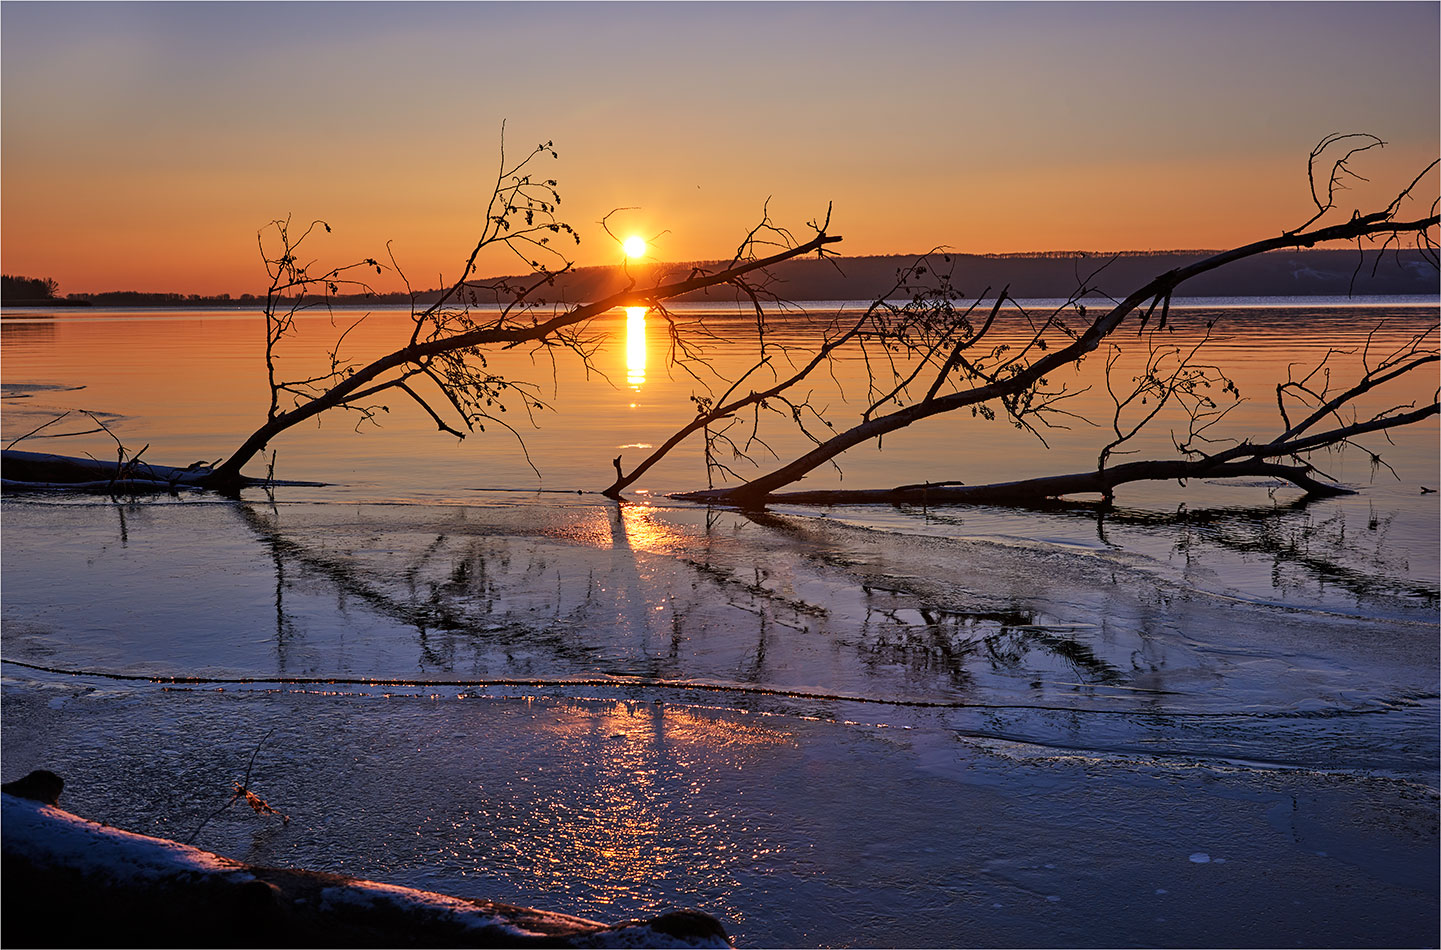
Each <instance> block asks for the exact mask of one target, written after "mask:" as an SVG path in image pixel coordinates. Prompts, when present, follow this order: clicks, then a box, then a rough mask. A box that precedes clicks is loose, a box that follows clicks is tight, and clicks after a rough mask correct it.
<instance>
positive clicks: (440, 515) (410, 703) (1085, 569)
mask: <svg viewBox="0 0 1441 950" xmlns="http://www.w3.org/2000/svg"><path fill="white" fill-rule="evenodd" d="M839 520H840V519H839V518H837V517H832V518H814V517H798V516H794V515H787V514H780V515H773V516H768V517H763V518H747V517H744V516H741V515H739V514H735V513H728V512H719V513H717V512H711V513H707V512H705V511H703V510H699V509H689V508H662V507H645V506H635V505H630V506H619V507H618V506H615V505H611V504H603V505H602V504H590V503H587V502H585V501H584V500H576V499H572V500H565V501H561V502H556V501H555V500H554V499H546V500H544V502H543V503H524V504H513V505H469V506H455V507H440V506H433V505H346V504H285V503H281V504H279V505H275V506H272V505H270V504H268V503H265V502H264V501H263V500H259V499H257V500H255V501H247V502H244V503H238V504H237V503H230V502H217V501H214V500H191V501H182V502H161V503H142V504H134V505H110V504H65V503H59V504H57V503H53V502H42V503H32V502H16V501H7V502H6V503H5V506H4V525H5V533H4V563H5V568H4V569H5V590H4V603H3V611H4V613H3V616H4V641H3V647H4V653H3V655H4V659H5V660H6V661H7V662H6V663H5V666H4V672H5V676H6V679H5V685H4V691H3V698H4V716H3V730H4V746H3V748H4V771H5V777H6V778H7V779H8V778H13V777H17V776H18V775H19V774H23V772H24V771H26V770H28V769H30V768H35V767H42V766H43V767H48V768H51V769H53V770H55V771H57V772H60V773H61V774H62V775H64V776H65V777H66V779H67V781H68V782H69V785H68V787H67V791H66V793H65V796H64V797H63V798H62V804H64V805H66V806H67V807H69V808H70V809H72V810H74V811H76V812H77V813H80V814H84V815H87V816H89V817H93V818H96V819H102V820H107V821H111V822H113V823H115V824H117V825H120V826H122V827H127V828H131V829H132V830H136V831H140V832H144V833H149V834H161V835H168V836H174V837H179V838H182V839H183V838H185V837H186V836H188V835H189V834H190V833H191V832H192V831H193V830H194V829H195V827H196V826H198V825H199V824H200V821H201V820H202V819H203V817H204V816H205V815H207V814H209V813H210V812H213V811H214V810H215V808H216V807H217V806H218V805H219V804H221V803H223V802H224V800H225V798H226V797H228V795H229V793H230V791H231V785H230V783H231V782H232V781H234V780H237V779H239V778H240V777H241V774H242V773H243V771H244V768H245V763H246V761H247V760H248V758H249V755H250V753H251V752H252V751H253V750H254V748H255V746H256V743H257V742H259V741H260V739H261V737H263V736H265V735H266V734H267V732H269V730H271V729H274V730H275V731H274V734H273V735H271V737H270V738H269V739H268V740H267V741H266V742H265V744H264V746H263V748H262V749H261V752H260V754H259V756H258V757H257V764H256V770H255V774H254V775H253V777H252V785H253V786H254V787H255V788H256V789H257V791H259V792H260V793H261V794H263V795H264V796H265V797H266V798H267V799H268V800H270V801H271V802H272V804H274V805H275V806H276V807H277V808H278V809H279V810H281V811H283V812H285V813H286V814H288V815H290V817H291V818H292V821H291V823H290V825H289V827H286V828H282V827H281V826H279V824H278V823H276V822H273V821H271V822H267V821H265V820H263V819H262V818H261V817H260V816H256V815H253V814H250V813H249V812H248V811H246V812H245V813H242V812H241V811H239V810H238V809H231V810H230V811H228V812H226V813H225V814H224V815H223V816H222V817H221V818H218V819H216V820H215V821H214V822H212V823H211V824H209V825H207V826H206V827H205V829H204V830H203V832H202V834H201V836H200V837H199V838H198V839H197V840H196V842H195V843H196V844H197V845H199V846H201V847H205V848H208V849H211V850H216V851H219V852H220V853H223V854H228V855H231V856H233V857H236V858H240V859H243V860H247V861H252V862H257V863H274V864H291V865H297V866H306V867H312V868H318V869H323V870H333V871H339V872H343V873H347V874H354V875H359V876H366V877H373V878H377V879H380V880H385V881H390V882H394V883H400V884H407V885H411V886H415V887H421V888H425V889H430V890H439V891H445V892H451V893H456V894H460V895H463V896H475V897H485V898H490V899H494V900H502V901H513V902H519V903H533V904H537V905H540V906H543V907H546V908H548V909H553V910H557V911H562V912H566V913H573V914H578V915H580V916H586V917H594V918H600V919H619V918H623V917H627V916H633V915H641V914H649V913H655V912H660V911H662V910H665V909H668V908H672V907H675V906H696V907H700V908H701V909H704V910H707V911H710V912H712V913H715V914H716V915H717V916H719V917H720V918H721V919H722V920H723V921H724V922H725V923H726V925H727V927H728V928H729V929H730V931H731V932H732V933H733V934H734V935H736V936H737V937H738V939H739V941H740V942H741V943H743V944H750V945H777V944H780V945H846V944H849V945H915V946H922V945H956V944H964V945H1008V944H1076V945H1082V944H1084V945H1113V944H1123V943H1150V944H1164V945H1198V944H1199V945H1221V944H1226V945H1297V944H1303V945H1314V944H1369V945H1385V944H1407V945H1413V944H1415V945H1421V944H1434V943H1435V942H1436V933H1435V920H1436V913H1437V896H1436V895H1437V887H1438V878H1437V860H1436V845H1437V831H1436V791H1435V790H1436V786H1437V784H1438V783H1437V775H1436V764H1437V758H1438V749H1437V722H1438V702H1437V687H1436V670H1437V663H1438V657H1437V638H1436V626H1435V613H1434V598H1432V599H1430V600H1428V598H1427V596H1426V591H1425V590H1422V591H1421V593H1420V595H1418V594H1417V592H1416V591H1415V590H1414V589H1412V588H1414V586H1415V585H1409V586H1408V583H1407V582H1404V579H1403V581H1396V582H1393V583H1391V584H1390V585H1389V586H1388V585H1387V584H1386V583H1384V575H1383V574H1382V573H1379V572H1378V573H1376V574H1375V575H1374V578H1373V581H1374V582H1373V583H1372V584H1371V586H1370V587H1368V588H1366V589H1365V590H1364V591H1355V590H1352V591H1351V593H1349V594H1347V593H1346V588H1344V587H1343V588H1341V589H1340V590H1339V592H1338V589H1337V588H1336V587H1335V586H1333V587H1330V588H1326V589H1325V590H1322V588H1321V587H1317V588H1316V592H1312V593H1307V591H1309V590H1310V588H1307V587H1305V586H1304V585H1298V586H1297V587H1296V588H1293V589H1292V594H1293V595H1292V596H1287V597H1284V598H1282V597H1279V596H1277V595H1276V594H1275V593H1274V591H1275V590H1276V588H1271V590H1272V592H1273V593H1271V594H1270V595H1269V596H1256V592H1254V591H1252V592H1247V591H1245V590H1240V589H1237V585H1236V584H1235V583H1230V582H1228V581H1227V580H1226V579H1225V578H1222V579H1221V580H1220V581H1217V580H1215V578H1214V577H1211V578H1210V579H1206V578H1199V577H1198V576H1197V575H1196V574H1195V573H1194V572H1192V573H1191V574H1189V575H1188V574H1187V572H1186V571H1185V570H1184V569H1183V567H1178V566H1177V565H1176V564H1173V563H1170V562H1167V561H1166V560H1165V559H1161V558H1146V557H1144V556H1141V555H1138V554H1136V553H1134V551H1130V552H1128V551H1125V550H1121V551H1116V550H1108V549H1105V548H1104V547H1100V548H1095V549H1091V550H1084V551H1079V550H1070V549H1067V548H1065V547H1062V546H1058V545H1048V546H1037V545H1031V546H1026V545H1023V544H994V543H987V542H977V541H962V540H955V539H947V538H937V537H922V536H915V535H920V534H923V533H924V531H916V532H914V534H913V535H912V536H902V535H900V534H898V533H896V532H895V531H880V530H867V529H862V528H856V527H853V526H847V525H844V524H840V523H837V522H838V521H839ZM1304 568H1306V563H1305V562H1302V561H1297V562H1295V563H1293V564H1290V565H1289V566H1288V567H1287V568H1286V569H1288V570H1296V571H1301V570H1303V569H1304ZM1310 569H1311V570H1313V572H1314V571H1315V567H1314V565H1312V566H1311V568H1310ZM1367 576H1371V575H1367ZM1297 591H1300V592H1301V594H1304V596H1301V595H1296V592H1297ZM1261 593H1265V591H1261ZM1278 601H1280V602H1278ZM22 663H23V664H30V666H22V665H20V664H22ZM33 666H41V667H47V668H50V669H52V670H66V671H72V672H73V675H71V674H61V673H55V672H42V671H39V670H36V669H33V668H32V667H33ZM117 675H121V676H135V677H141V679H138V680H128V679H116V678H114V677H115V676H117ZM147 677H186V678H189V679H188V680H187V681H186V682H183V683H178V684H175V683H172V684H163V683H155V682H150V681H148V680H147V679H146V678H147ZM1200 855H1204V856H1205V857H1206V859H1207V860H1205V861H1201V860H1200V859H1199V858H1198V856H1200Z"/></svg>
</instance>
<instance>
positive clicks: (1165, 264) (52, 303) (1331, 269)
mask: <svg viewBox="0 0 1441 950" xmlns="http://www.w3.org/2000/svg"><path fill="white" fill-rule="evenodd" d="M1207 254H1208V252H1205V251H1132V252H1125V253H1121V254H1115V255H1104V254H1089V253H1088V254H1081V253H1076V254H1065V253H1059V252H1046V253H1036V254H987V255H979V254H945V253H934V254H930V255H927V260H926V264H927V267H928V270H929V271H930V274H927V275H926V276H925V277H922V278H921V279H920V282H925V281H926V280H928V279H929V278H930V276H931V275H933V274H935V273H937V272H945V273H948V274H949V278H950V283H951V286H952V287H954V288H955V289H956V291H957V292H958V293H960V295H961V296H962V297H963V298H965V299H972V300H973V299H976V298H977V297H981V298H986V297H994V296H995V295H996V294H997V293H999V292H1000V291H1001V289H1002V288H1005V289H1006V291H1007V295H1008V296H1010V297H1012V298H1019V299H1028V300H1050V299H1056V298H1062V299H1064V298H1065V297H1066V296H1067V295H1069V294H1071V293H1072V292H1074V290H1075V289H1076V287H1077V286H1078V283H1079V282H1082V281H1084V282H1085V284H1086V285H1087V286H1088V287H1090V288H1091V289H1092V290H1094V291H1095V293H1094V294H1092V295H1091V296H1092V297H1104V296H1105V295H1106V294H1112V295H1115V296H1118V297H1119V296H1124V295H1126V294H1127V293H1129V292H1130V291H1131V290H1133V289H1135V288H1136V287H1138V286H1142V285H1144V284H1145V283H1146V282H1147V281H1148V280H1150V279H1151V278H1153V277H1155V276H1156V275H1158V274H1161V273H1165V272H1167V271H1169V270H1173V269H1176V268H1179V267H1184V266H1185V265H1187V264H1189V263H1191V262H1193V261H1195V260H1197V259H1199V258H1202V257H1205V256H1207ZM917 259H918V258H917V256H915V255H901V254H891V255H884V256H858V257H839V258H835V259H834V261H832V260H831V259H827V260H815V259H805V260H792V261H786V262H784V263H782V264H779V265H777V266H775V267H773V268H771V274H772V276H773V278H774V280H773V282H772V283H771V285H770V287H769V289H770V290H771V291H773V292H775V293H776V294H777V295H778V296H779V297H781V298H783V299H786V300H793V301H797V302H802V301H817V300H825V301H842V300H846V301H849V300H861V301H870V300H874V299H875V295H876V294H880V293H888V292H890V291H891V290H892V288H894V287H895V284H896V279H897V275H898V273H899V272H900V271H901V270H903V269H904V268H907V267H909V266H911V265H912V264H913V263H914V262H916V260H917ZM713 266H715V262H705V261H701V262H695V263H690V264H686V263H675V262H671V263H659V262H657V263H646V264H642V265H631V267H632V272H633V273H634V276H635V278H636V281H637V286H639V287H644V286H645V285H646V284H647V283H652V282H655V281H659V280H664V279H665V278H666V277H667V276H673V275H680V276H684V275H685V274H686V273H687V272H689V270H690V269H691V268H693V267H713ZM528 279H529V277H522V276H521V275H507V276H504V277H487V278H484V279H477V280H475V281H474V282H473V284H474V286H475V288H476V290H477V291H478V292H479V291H480V290H481V288H483V287H484V286H486V285H489V284H492V283H494V284H500V285H510V286H515V285H516V284H517V282H522V281H525V280H528ZM629 284H630V276H629V275H628V274H627V272H626V271H625V269H623V268H622V267H620V266H618V265H617V266H607V267H578V268H575V269H574V270H571V271H569V272H567V273H565V274H560V275H557V276H556V281H555V284H554V286H553V287H549V288H546V290H547V293H546V294H545V298H546V299H545V301H544V302H545V303H550V304H557V303H559V304H576V303H581V302H586V301H591V300H598V299H601V298H603V297H606V296H609V295H610V294H612V293H615V292H618V291H620V290H623V289H625V288H626V287H627V286H628V285H629ZM1183 291H1184V293H1185V295H1186V296H1192V297H1328V296H1329V297H1338V296H1351V297H1373V296H1428V295H1436V294H1438V293H1441V280H1438V274H1437V272H1436V269H1435V268H1434V267H1433V266H1432V264H1431V263H1430V262H1429V261H1428V260H1426V259H1425V258H1424V257H1423V256H1422V255H1421V254H1419V253H1418V252H1417V251H1415V250H1414V249H1399V250H1390V251H1387V252H1386V253H1384V254H1380V253H1378V252H1376V251H1374V250H1368V251H1364V252H1360V253H1358V252H1357V251H1356V250H1355V249H1316V248H1311V249H1301V250H1283V251H1272V252H1270V253H1267V254H1261V255H1257V256H1256V257H1254V258H1250V259H1247V260H1243V261H1238V262H1236V263H1235V264H1233V265H1231V266H1230V267H1228V268H1226V269H1225V272H1224V273H1211V274H1203V275H1201V276H1199V277H1197V278H1195V279H1194V280H1192V281H1188V282H1187V283H1186V284H1185V285H1184V288H1183ZM892 296H893V297H901V296H906V295H905V294H901V293H893V294H892ZM439 298H440V291H438V290H424V291H420V292H418V293H417V294H416V295H415V298H414V299H415V302H416V303H419V304H422V305H428V304H431V303H433V302H435V301H436V300H438V299H439ZM316 299H317V300H318V299H319V298H316ZM677 299H679V300H694V301H699V300H707V299H709V300H715V299H718V296H717V295H706V294H704V293H698V294H688V295H685V296H683V297H680V298H677ZM1178 299H1179V295H1178ZM411 300H412V298H411V296H410V295H409V294H406V293H399V292H391V293H382V294H376V295H373V296H365V295H361V294H350V295H337V296H335V297H332V298H331V301H332V303H333V304H335V305H338V306H345V307H350V306H372V307H373V306H395V305H399V306H405V305H408V304H410V303H411ZM485 302H487V303H491V304H494V303H496V302H498V301H496V300H491V301H485ZM538 302H540V301H538ZM264 304H265V297H264V296H263V295H259V296H257V295H255V294H241V295H239V296H231V295H229V294H217V295H214V296H201V295H198V294H178V293H151V292H146V291H134V290H124V291H107V292H104V293H93V294H89V293H87V294H72V295H69V296H67V297H64V298H57V299H52V300H24V301H15V302H11V301H5V300H0V307H3V308H5V309H14V308H19V307H25V308H32V309H38V308H51V307H85V306H94V307H146V308H166V309H178V310H180V309H196V308H207V309H209V308H215V307H226V308H230V307H254V308H256V309H260V308H261V307H263V306H264Z"/></svg>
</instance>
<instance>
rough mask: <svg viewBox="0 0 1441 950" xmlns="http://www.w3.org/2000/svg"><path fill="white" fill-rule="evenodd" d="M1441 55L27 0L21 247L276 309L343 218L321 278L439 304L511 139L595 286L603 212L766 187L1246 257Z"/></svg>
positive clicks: (1388, 176)
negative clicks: (299, 256)
mask: <svg viewBox="0 0 1441 950" xmlns="http://www.w3.org/2000/svg"><path fill="white" fill-rule="evenodd" d="M1438 36H1441V5H1438V4H1436V3H1431V2H1420V3H1311V2H1291V3H1275V4H1271V3H1117V4H1111V3H1079V2H1078V3H1061V4H1052V3H917V4H910V3H880V4H873V3H827V2H812V3H796V4H789V3H784V4H782V3H659V2H657V3H634V4H631V3H583V4H571V3H560V2H556V3H543V2H538V3H521V4H508V3H437V4H431V3H400V4H392V3H344V2H336V3H321V4H301V3H198V4H192V3H183V2H174V3H156V4H151V3H108V2H107V3H101V4H89V3H37V2H20V0H5V2H4V3H3V4H0V162H3V167H0V192H3V195H0V261H3V270H4V272H5V273H7V274H19V275H24V276H31V277H51V278H54V279H55V280H57V281H58V282H59V284H60V289H61V292H62V293H66V292H87V291H90V292H93V291H103V290H122V289H134V290H145V291H174V292H180V293H201V294H216V293H230V294H239V293H243V292H252V293H254V292H263V289H264V286H265V274H264V270H263V268H262V265H261V261H260V258H259V254H258V251H257V249H256V235H257V232H258V231H259V230H260V229H261V228H262V227H263V226H265V224H266V223H267V222H269V221H271V220H272V219H275V218H283V217H285V216H287V215H291V216H293V217H294V218H295V219H297V220H309V219H313V218H323V219H324V220H326V221H327V222H329V223H330V225H331V226H332V228H333V231H332V233H331V234H328V235H325V236H324V239H325V241H324V244H321V243H319V242H318V241H317V242H316V243H315V244H314V245H313V247H311V250H313V252H314V254H315V256H316V258H317V259H318V260H320V261H321V262H322V263H342V262H343V261H346V260H350V259H352V258H355V257H365V256H377V257H381V258H383V257H384V255H385V253H386V250H385V249H386V245H387V242H390V245H391V247H392V249H393V251H394V253H395V256H396V258H397V260H398V261H399V262H400V264H401V265H402V266H403V267H404V268H405V271H406V273H407V274H408V276H409V277H410V280H411V282H412V283H413V284H415V285H416V286H418V287H428V286H436V285H438V284H440V283H441V281H442V279H443V278H451V277H454V276H455V275H456V274H457V273H458V272H459V269H460V266H461V264H462V262H463V261H464V259H465V257H466V256H467V255H468V254H469V252H470V249H471V247H472V246H473V244H474V240H475V237H476V236H477V235H478V233H479V229H480V226H481V223H482V221H483V216H484V207H485V202H486V199H487V198H488V197H489V194H490V191H491V189H492V187H493V185H494V176H495V166H496V162H497V158H498V154H499V149H500V146H501V141H502V123H504V130H505V131H504V142H505V145H506V148H507V150H508V151H509V152H510V153H511V154H515V153H517V152H520V151H523V150H525V149H528V148H529V147H531V146H533V145H535V144H536V143H539V142H543V141H553V142H554V143H555V149H556V152H557V153H558V156H559V157H558V158H557V159H556V160H553V161H550V160H547V161H546V163H545V164H544V165H542V166H541V167H540V170H541V171H542V172H543V175H542V177H553V178H555V179H557V180H558V181H559V183H560V192H561V195H562V204H561V207H560V211H561V216H562V218H563V219H565V220H567V221H568V222H570V223H571V224H573V225H574V226H575V227H576V228H577V230H578V231H579V233H580V234H581V236H582V244H581V245H580V246H579V247H577V248H575V249H574V251H573V254H572V257H573V258H574V259H575V260H576V262H577V263H578V264H581V265H587V264H608V263H614V262H616V261H618V260H619V259H620V257H621V252H620V250H619V248H618V247H617V246H616V244H615V243H614V242H613V241H611V240H610V239H609V238H608V237H607V236H606V235H605V233H604V232H603V231H602V229H601V228H600V226H599V222H600V220H601V219H602V218H603V217H604V216H605V215H606V214H607V212H609V211H611V210H613V209H616V208H634V209H638V210H630V211H623V212H620V213H618V214H617V215H615V217H613V218H612V219H611V224H612V225H614V226H615V229H616V230H617V232H618V233H619V234H620V236H625V235H626V234H629V233H639V234H642V235H644V236H646V237H652V236H655V235H659V238H658V240H657V241H656V242H655V243H654V246H653V249H652V251H653V253H654V254H655V256H656V257H658V258H660V259H663V260H671V261H686V260H704V259H716V258H721V257H729V256H730V254H731V253H732V252H733V251H734V249H735V247H736V244H737V243H738V241H739V240H740V239H741V238H742V237H743V235H744V234H745V232H746V231H747V230H748V229H749V228H750V227H751V226H753V225H754V224H755V223H756V222H757V221H758V220H759V219H760V217H761V214H762V211H763V209H764V208H765V207H766V203H767V201H768V200H769V210H770V214H771V217H772V218H773V220H775V221H776V222H778V223H780V224H782V225H785V226H788V227H789V228H791V229H792V230H793V231H794V232H795V233H797V234H798V235H803V234H804V233H805V224H806V222H807V221H809V220H811V219H812V218H815V217H817V216H823V215H824V214H825V212H826V208H827V206H828V205H833V208H834V210H833V214H832V227H831V230H832V233H836V234H840V235H843V236H844V238H845V240H844V242H843V243H842V244H841V245H839V250H840V252H841V253H842V254H849V255H861V254H889V253H920V252H924V251H926V250H929V249H930V248H933V247H937V246H946V247H950V248H952V249H954V250H956V251H958V252H966V253H1005V252H1017V251H1035V250H1070V249H1084V250H1122V249H1136V250H1144V249H1155V250H1160V249H1176V248H1219V247H1226V246H1231V245H1235V244H1240V243H1244V242H1247V241H1251V240H1255V239H1257V238H1260V237H1264V236H1268V235H1271V234H1274V233H1276V232H1278V231H1281V230H1284V229H1286V228H1289V227H1294V226H1296V225H1298V224H1300V223H1301V222H1302V221H1304V220H1305V219H1306V218H1307V217H1308V216H1309V212H1310V204H1309V201H1310V199H1309V193H1308V189H1307V184H1306V157H1307V155H1308V153H1309V152H1310V150H1311V148H1312V146H1313V145H1314V144H1315V143H1316V142H1317V141H1319V140H1320V139H1321V138H1322V137H1323V136H1325V135H1326V134H1327V133H1330V132H1336V131H1366V132H1371V133H1374V134H1376V135H1378V136H1380V137H1381V138H1382V139H1384V140H1386V141H1387V143H1388V147H1387V149H1385V151H1384V152H1383V153H1381V154H1379V155H1377V154H1376V153H1371V154H1369V155H1368V156H1367V163H1366V166H1365V170H1366V172H1367V174H1368V177H1370V178H1371V179H1372V185H1371V186H1369V189H1370V190H1367V186H1360V188H1359V190H1357V191H1355V192H1353V193H1351V194H1348V195H1347V196H1345V197H1346V198H1347V199H1348V200H1351V201H1352V202H1353V203H1357V202H1365V201H1367V200H1374V199H1375V197H1376V196H1378V195H1380V194H1381V193H1386V197H1384V198H1381V199H1380V203H1381V204H1383V205H1384V204H1385V203H1386V201H1388V200H1389V199H1390V197H1392V196H1394V194H1395V192H1396V191H1397V190H1399V188H1400V187H1401V186H1402V185H1404V184H1406V183H1407V182H1409V181H1410V180H1411V179H1412V178H1413V177H1414V176H1415V174H1416V173H1417V172H1419V171H1420V170H1421V169H1422V168H1424V167H1425V165H1426V163H1427V162H1429V161H1430V160H1431V159H1432V158H1435V157H1436V155H1437V152H1438V139H1441V128H1438V115H1441V92H1438V83H1437V75H1438V71H1441V50H1438V44H1441V40H1438ZM1358 185H1359V183H1358ZM1427 188H1429V192H1430V194H1431V195H1432V196H1434V194H1435V192H1436V187H1435V184H1434V182H1428V183H1427ZM1429 200H1430V199H1429V198H1428V199H1427V202H1429ZM1425 210H1426V209H1425V207H1424V206H1418V207H1417V209H1416V211H1417V213H1418V214H1419V213H1421V212H1423V211H1425ZM517 263H518V261H517V260H516V259H515V258H513V257H511V258H507V257H505V256H503V252H501V251H497V252H496V253H495V254H494V255H492V256H490V257H488V258H484V259H482V260H481V261H480V267H481V271H482V272H483V273H492V274H493V273H513V272H515V271H516V270H517V267H516V265H517ZM381 283H382V284H385V281H382V282H381ZM383 289H390V288H389V287H388V286H386V287H383Z"/></svg>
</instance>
